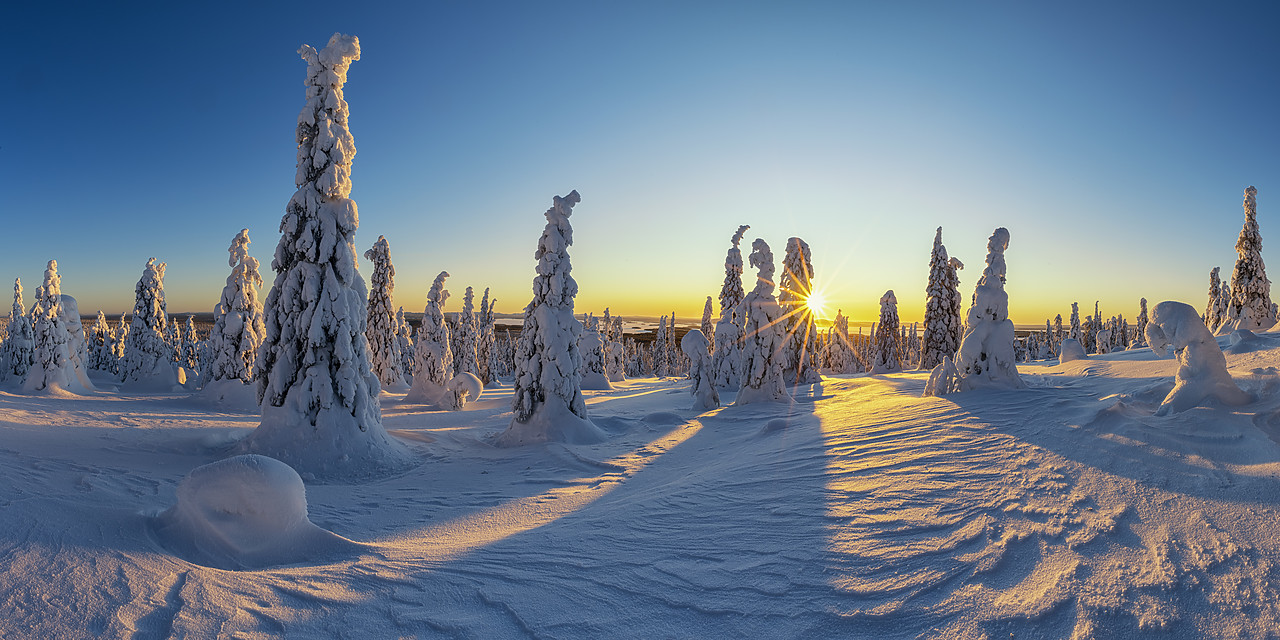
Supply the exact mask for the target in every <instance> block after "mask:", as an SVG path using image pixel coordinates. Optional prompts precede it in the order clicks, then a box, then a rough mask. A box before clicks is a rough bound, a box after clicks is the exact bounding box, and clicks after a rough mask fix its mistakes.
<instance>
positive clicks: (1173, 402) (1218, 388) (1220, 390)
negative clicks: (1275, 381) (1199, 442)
mask: <svg viewBox="0 0 1280 640" xmlns="http://www.w3.org/2000/svg"><path fill="white" fill-rule="evenodd" d="M1146 332H1147V344H1149V345H1151V350H1152V351H1153V352H1155V354H1156V355H1158V356H1164V354H1165V350H1166V348H1170V347H1171V348H1172V349H1173V351H1174V357H1176V358H1177V360H1178V372H1177V374H1175V376H1174V385H1173V390H1172V391H1170V392H1169V395H1167V396H1165V398H1164V401H1163V402H1161V403H1160V408H1159V409H1158V410H1156V415H1167V414H1169V413H1178V412H1181V411H1186V410H1187V409H1190V408H1192V407H1194V406H1196V405H1199V404H1200V403H1201V402H1204V401H1205V400H1206V399H1208V398H1210V397H1212V398H1217V399H1218V400H1220V401H1222V402H1223V403H1225V404H1228V405H1242V404H1248V403H1250V402H1252V401H1253V398H1252V396H1250V395H1249V394H1247V393H1245V392H1244V391H1242V390H1241V389H1240V387H1238V386H1236V383H1235V380H1232V379H1231V374H1230V373H1228V372H1227V359H1226V357H1225V356H1223V355H1222V349H1221V348H1220V347H1218V341H1217V340H1216V339H1214V337H1213V334H1211V333H1209V328H1208V327H1206V326H1205V325H1204V322H1203V321H1202V320H1201V319H1200V314H1199V313H1198V312H1196V310H1195V309H1193V308H1192V307H1191V305H1189V304H1186V303H1184V302H1175V301H1172V300H1166V301H1164V302H1161V303H1160V304H1158V305H1156V308H1155V309H1154V310H1153V311H1152V312H1151V321H1150V322H1148V323H1147V331H1146ZM1255 338H1256V336H1255Z"/></svg>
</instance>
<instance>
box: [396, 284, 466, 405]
mask: <svg viewBox="0 0 1280 640" xmlns="http://www.w3.org/2000/svg"><path fill="white" fill-rule="evenodd" d="M448 277H449V272H448V271H441V272H440V273H439V274H438V275H436V279H435V280H434V281H433V282H432V283H431V289H430V290H428V291H427V306H426V307H425V308H423V310H422V326H421V327H419V328H418V340H417V341H416V342H415V343H414V351H415V353H416V354H417V358H418V361H417V363H416V364H415V365H414V370H415V373H414V376H413V386H412V387H410V389H409V393H407V394H406V395H405V398H404V399H405V402H418V403H423V404H431V405H435V406H437V407H440V408H442V409H451V410H452V409H461V408H462V407H460V406H458V405H457V403H456V402H454V398H453V396H452V395H451V394H450V393H449V380H451V379H452V378H453V349H452V346H451V344H450V339H449V325H447V324H445V320H444V305H445V302H447V301H448V300H449V292H448V291H447V290H446V289H445V288H444V281H445V278H448Z"/></svg>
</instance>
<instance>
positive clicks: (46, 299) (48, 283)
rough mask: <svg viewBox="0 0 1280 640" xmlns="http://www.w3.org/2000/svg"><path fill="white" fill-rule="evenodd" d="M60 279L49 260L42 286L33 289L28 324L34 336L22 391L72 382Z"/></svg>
mask: <svg viewBox="0 0 1280 640" xmlns="http://www.w3.org/2000/svg"><path fill="white" fill-rule="evenodd" d="M61 282H62V278H61V277H60V276H59V275H58V261H57V260H50V261H49V264H48V265H47V266H46V267H45V270H44V285H42V286H40V287H38V288H36V301H35V305H33V306H32V307H31V327H32V331H33V333H34V335H35V348H34V350H33V352H32V360H31V370H30V371H28V372H27V379H26V380H25V381H24V382H23V384H22V389H23V390H24V391H28V392H31V391H43V390H45V389H66V388H67V387H68V386H71V385H73V384H74V383H75V381H76V373H75V369H74V365H73V364H72V362H71V351H70V343H71V334H70V333H69V332H68V331H67V325H66V321H65V320H64V319H63V317H62V285H61Z"/></svg>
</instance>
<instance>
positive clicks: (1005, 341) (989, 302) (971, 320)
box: [925, 227, 1024, 395]
mask: <svg viewBox="0 0 1280 640" xmlns="http://www.w3.org/2000/svg"><path fill="white" fill-rule="evenodd" d="M1008 248H1009V230H1008V229H1005V228H1004V227H1000V228H998V229H996V230H995V232H994V233H992V234H991V238H989V239H988V241H987V267H986V269H985V270H983V272H982V277H981V278H980V279H979V280H978V284H977V286H976V287H975V288H974V291H973V305H972V306H971V307H969V312H968V313H967V314H966V318H965V332H964V338H963V339H962V340H961V342H960V350H959V351H958V352H957V353H956V359H955V361H954V363H953V366H954V369H955V376H954V377H953V378H951V379H950V380H946V379H945V378H947V377H948V376H931V377H930V381H929V384H928V386H927V387H926V391H925V393H926V395H942V394H944V393H950V392H952V391H965V390H971V389H980V388H991V387H996V388H1012V389H1021V388H1022V387H1023V386H1024V384H1023V382H1022V378H1021V377H1019V375H1018V367H1017V365H1016V364H1015V358H1014V341H1015V339H1016V337H1015V333H1014V330H1013V321H1012V320H1010V319H1009V294H1008V293H1006V292H1005V290H1004V283H1005V270H1006V267H1005V260H1004V252H1005V250H1007V249H1008ZM946 364H948V363H946V362H944V363H943V365H939V367H944V366H945V365H946ZM934 371H935V373H939V372H938V369H935V370H934Z"/></svg>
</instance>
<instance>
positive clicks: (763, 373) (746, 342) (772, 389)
mask: <svg viewBox="0 0 1280 640" xmlns="http://www.w3.org/2000/svg"><path fill="white" fill-rule="evenodd" d="M748 260H749V261H750V264H751V266H753V267H755V268H756V269H757V273H756V286H755V288H754V289H752V290H751V293H748V294H747V297H745V298H743V300H742V304H741V305H740V308H741V309H742V312H743V314H744V317H745V318H746V320H747V325H746V328H745V331H746V334H745V336H744V338H743V346H742V364H741V369H740V370H739V373H738V376H739V378H740V379H741V381H742V386H741V387H740V388H739V389H738V397H737V398H736V399H735V400H734V401H733V403H734V404H735V405H740V404H751V403H753V402H790V401H791V396H789V395H787V389H786V386H785V385H784V384H783V380H782V362H781V361H779V359H778V354H779V353H780V351H781V349H782V343H783V340H784V339H785V336H784V335H783V329H782V325H781V321H782V307H779V306H778V301H777V300H776V299H774V297H773V286H774V285H773V271H774V266H773V252H772V251H770V250H769V244H768V243H766V242H765V241H764V240H763V239H762V238H756V241H755V242H753V243H752V244H751V255H750V256H748Z"/></svg>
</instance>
